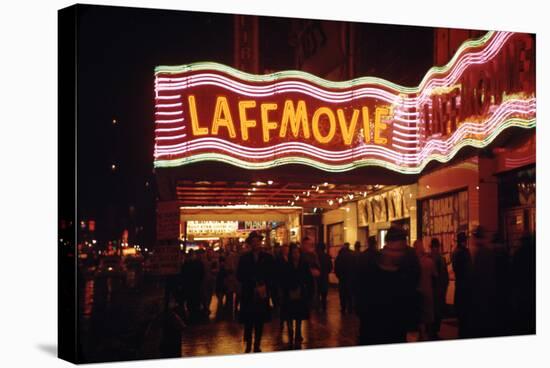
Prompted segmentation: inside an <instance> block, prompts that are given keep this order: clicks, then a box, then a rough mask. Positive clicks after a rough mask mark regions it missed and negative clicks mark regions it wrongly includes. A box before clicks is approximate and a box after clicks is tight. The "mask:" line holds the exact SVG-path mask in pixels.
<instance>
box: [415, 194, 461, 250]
mask: <svg viewBox="0 0 550 368" xmlns="http://www.w3.org/2000/svg"><path fill="white" fill-rule="evenodd" d="M420 206H421V212H420V213H421V216H422V221H421V223H422V237H423V238H430V239H431V238H437V239H439V241H440V242H441V245H442V251H443V254H449V253H450V252H452V250H453V249H454V247H455V245H456V234H457V233H458V232H459V231H461V230H467V229H468V191H466V190H463V191H460V192H455V193H451V194H446V195H443V196H438V197H435V198H429V199H425V200H423V201H422V202H420Z"/></svg>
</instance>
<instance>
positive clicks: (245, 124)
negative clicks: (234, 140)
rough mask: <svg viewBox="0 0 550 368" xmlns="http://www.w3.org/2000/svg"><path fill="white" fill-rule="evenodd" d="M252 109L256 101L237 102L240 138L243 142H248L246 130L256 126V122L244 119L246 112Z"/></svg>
mask: <svg viewBox="0 0 550 368" xmlns="http://www.w3.org/2000/svg"><path fill="white" fill-rule="evenodd" d="M254 107H256V101H253V100H244V101H239V118H240V120H241V137H242V139H243V141H247V140H248V128H254V127H255V126H256V120H248V119H247V117H246V110H247V109H251V108H254Z"/></svg>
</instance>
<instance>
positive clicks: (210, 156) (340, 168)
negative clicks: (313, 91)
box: [155, 118, 536, 174]
mask: <svg viewBox="0 0 550 368" xmlns="http://www.w3.org/2000/svg"><path fill="white" fill-rule="evenodd" d="M535 126H536V120H535V119H532V120H524V119H518V118H512V119H510V120H507V121H506V122H505V123H504V124H503V125H502V126H499V128H498V129H497V130H495V131H494V132H492V133H491V134H490V135H489V136H488V137H487V138H485V139H484V140H482V141H479V140H476V139H465V140H463V141H461V142H460V143H459V144H458V145H457V146H455V147H454V148H453V150H452V151H451V152H449V154H448V155H441V154H434V155H432V156H430V158H429V159H428V160H425V161H423V162H422V164H420V165H419V166H417V167H404V166H400V165H397V164H393V163H390V162H387V161H384V160H380V159H362V160H357V161H354V162H352V163H348V164H342V165H335V164H324V163H322V162H319V161H316V160H314V159H310V158H304V157H284V158H278V159H275V160H271V161H267V162H249V161H244V160H240V159H238V158H235V157H232V156H229V155H225V154H220V153H202V154H197V155H194V156H190V157H185V158H179V159H175V160H157V161H155V167H176V166H181V165H186V164H191V163H195V162H201V161H205V160H208V161H218V162H224V163H228V164H232V165H235V166H238V167H242V168H245V169H250V170H263V169H269V168H273V167H276V166H280V165H285V164H302V165H307V166H311V167H314V168H317V169H321V170H324V171H329V172H344V171H348V170H352V169H354V168H359V167H365V166H378V167H384V168H386V169H389V170H392V171H396V172H399V173H403V174H418V173H420V172H421V171H422V170H423V169H424V168H425V167H426V165H427V164H428V163H429V162H431V161H434V160H435V161H438V162H441V163H445V162H448V161H450V160H451V159H452V158H453V157H454V156H455V155H456V154H457V153H458V151H460V149H462V148H464V147H466V146H471V147H474V148H483V147H486V146H487V145H489V144H490V143H491V142H492V141H493V140H494V139H495V138H496V137H497V136H498V135H499V134H500V133H501V132H502V131H503V130H505V129H507V128H510V127H519V128H524V129H530V128H533V127H535Z"/></svg>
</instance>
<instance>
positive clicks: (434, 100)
mask: <svg viewBox="0 0 550 368" xmlns="http://www.w3.org/2000/svg"><path fill="white" fill-rule="evenodd" d="M534 81H535V72H534V47H533V40H532V38H531V36H529V35H527V34H520V33H509V32H489V33H487V34H486V35H485V36H483V37H482V38H480V39H478V40H472V41H468V42H465V43H464V44H463V45H462V46H461V47H460V48H459V50H458V51H457V53H456V54H455V56H454V57H453V59H452V60H451V61H450V62H449V63H448V64H447V65H445V66H443V67H433V68H431V69H430V70H429V71H428V73H427V74H426V75H425V77H424V79H423V80H422V82H421V83H420V85H419V86H417V87H403V86H399V85H396V84H394V83H391V82H389V81H386V80H383V79H379V78H373V77H365V78H358V79H354V80H350V81H344V82H331V81H327V80H324V79H321V78H319V77H316V76H313V75H311V74H307V73H304V72H300V71H284V72H278V73H273V74H267V75H253V74H248V73H244V72H242V71H239V70H236V69H233V68H231V67H228V66H224V65H221V64H216V63H209V62H206V63H195V64H188V65H183V66H175V67H169V66H159V67H157V68H156V70H155V96H156V105H155V107H156V109H155V152H154V157H155V167H174V166H180V165H185V164H189V163H194V162H200V161H204V160H213V161H221V162H226V163H230V164H233V165H237V166H240V167H243V168H247V169H266V168H271V167H275V166H279V165H283V164H289V163H297V164H304V165H310V166H313V167H316V168H319V169H322V170H326V171H346V170H350V169H353V168H355V167H360V166H369V165H371V166H372V165H374V166H381V167H385V168H388V169H390V170H394V171H398V172H403V173H419V172H420V171H422V169H423V168H424V167H425V166H426V164H427V163H428V162H430V161H432V160H437V161H439V162H447V161H449V160H450V159H451V158H452V157H453V156H454V155H455V154H456V153H457V152H458V151H459V150H460V149H461V148H463V147H465V146H473V147H477V148H481V147H485V146H487V145H488V144H490V143H491V142H492V141H493V140H494V138H495V137H496V136H497V135H498V134H499V133H500V132H502V131H503V130H505V129H507V128H509V127H520V128H532V127H535V125H536V119H535V118H536V98H535V91H534V89H535V88H534V86H535V82H534Z"/></svg>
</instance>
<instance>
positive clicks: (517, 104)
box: [155, 99, 536, 165]
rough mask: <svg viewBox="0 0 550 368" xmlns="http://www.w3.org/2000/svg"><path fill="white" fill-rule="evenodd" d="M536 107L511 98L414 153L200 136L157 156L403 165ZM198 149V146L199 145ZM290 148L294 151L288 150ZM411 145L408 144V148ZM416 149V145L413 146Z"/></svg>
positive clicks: (166, 148)
mask: <svg viewBox="0 0 550 368" xmlns="http://www.w3.org/2000/svg"><path fill="white" fill-rule="evenodd" d="M535 108H536V101H535V99H530V100H527V101H525V100H508V101H506V102H505V103H504V104H502V105H501V106H499V108H498V109H497V110H496V111H495V113H494V114H493V115H492V117H491V118H490V119H489V120H487V121H486V122H485V123H484V124H478V123H468V122H466V123H463V124H462V125H461V126H460V127H459V128H458V129H457V130H456V131H455V132H454V133H453V134H452V135H451V136H450V137H448V138H447V139H446V140H438V139H431V140H430V141H428V142H427V143H426V145H425V146H424V148H423V149H422V150H421V151H420V152H419V153H415V154H399V153H397V152H395V151H393V150H390V149H388V148H386V147H382V146H375V145H363V146H359V147H354V148H350V149H347V150H341V151H330V150H324V149H321V148H317V147H315V146H313V145H310V144H307V143H302V142H287V143H281V144H278V145H275V146H270V147H263V148H252V147H245V146H241V145H238V144H235V143H232V142H228V141H225V140H222V139H219V138H199V139H195V140H192V141H189V142H183V143H179V144H174V145H171V146H163V147H158V148H157V149H156V150H155V157H156V158H159V157H162V156H166V155H177V154H181V153H185V152H189V151H192V150H196V149H207V148H210V149H222V150H226V151H228V152H235V153H236V154H242V156H243V157H249V158H251V159H263V158H268V157H272V156H274V155H283V154H287V153H290V152H295V153H296V152H299V151H295V150H296V149H299V150H301V151H302V152H303V153H308V154H310V155H311V156H313V157H318V158H320V159H323V160H328V161H330V160H340V161H341V160H346V159H351V158H354V157H359V156H363V155H368V154H373V155H380V156H381V157H388V158H391V159H393V160H394V161H396V162H400V163H402V164H413V165H418V164H419V163H420V162H421V161H422V160H424V159H426V158H427V157H428V156H429V155H431V154H432V153H433V152H435V151H439V152H441V153H444V154H445V152H446V151H449V150H450V149H451V148H452V147H453V146H454V145H455V144H457V143H458V141H460V140H461V139H463V138H464V137H466V136H467V135H472V134H478V135H486V134H489V133H490V132H491V131H492V130H494V129H496V128H497V126H498V125H499V124H502V123H503V122H504V121H505V120H506V119H509V118H510V115H512V114H524V115H530V114H534V112H535ZM199 144H200V145H201V146H198V147H199V148H197V145H199ZM287 148H288V149H290V150H292V151H290V152H289V151H287ZM405 148H408V147H405ZM410 150H414V151H416V148H413V149H410Z"/></svg>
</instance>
